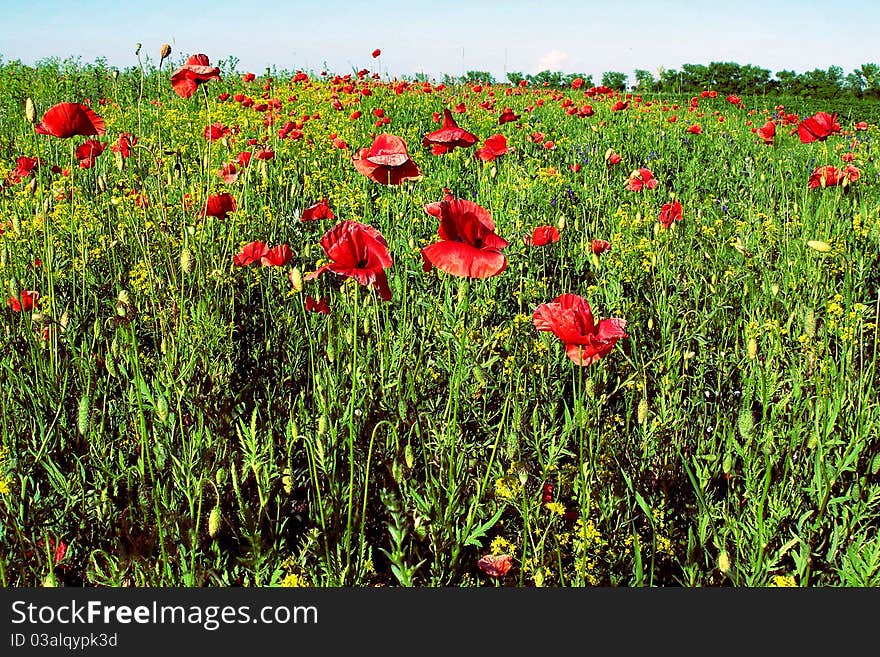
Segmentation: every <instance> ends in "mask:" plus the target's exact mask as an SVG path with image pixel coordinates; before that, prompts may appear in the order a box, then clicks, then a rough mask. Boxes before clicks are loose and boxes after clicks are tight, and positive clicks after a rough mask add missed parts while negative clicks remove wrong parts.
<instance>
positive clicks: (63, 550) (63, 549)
mask: <svg viewBox="0 0 880 657" xmlns="http://www.w3.org/2000/svg"><path fill="white" fill-rule="evenodd" d="M44 545H46V543H43V539H40V540H39V541H37V549H39V550H40V551H41V552H43V551H44V547H43V546H44ZM48 546H49V553H50V554H51V555H52V562H53V563H54V564H55V565H57V564H58V563H59V562H61V561H63V560H64V557H65V556H66V555H67V543H65V542H64V541H62V540H58V541H57V542H56V541H55V539H54V538H50V539H49V540H48ZM28 556H30V555H28Z"/></svg>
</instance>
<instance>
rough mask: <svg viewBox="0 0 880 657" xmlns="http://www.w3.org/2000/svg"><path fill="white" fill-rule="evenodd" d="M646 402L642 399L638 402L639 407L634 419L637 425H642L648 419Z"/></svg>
mask: <svg viewBox="0 0 880 657" xmlns="http://www.w3.org/2000/svg"><path fill="white" fill-rule="evenodd" d="M648 410H649V409H648V400H647V399H645V398H644V397H642V399H641V401H639V407H638V410H637V411H636V419H637V420H638V422H639V424H644V423H645V420H647V419H648Z"/></svg>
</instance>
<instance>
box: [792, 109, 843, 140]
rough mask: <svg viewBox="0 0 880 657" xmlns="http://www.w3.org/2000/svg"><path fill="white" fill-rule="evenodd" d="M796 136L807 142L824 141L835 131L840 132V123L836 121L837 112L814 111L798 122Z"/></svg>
mask: <svg viewBox="0 0 880 657" xmlns="http://www.w3.org/2000/svg"><path fill="white" fill-rule="evenodd" d="M797 131H798V137H800V140H801V141H802V142H803V143H805V144H809V143H812V142H814V141H825V140H826V139H828V137H829V136H831V135H832V134H834V133H835V132H840V124H839V123H838V122H837V114H828V113H827V112H816V113H815V114H813V116H811V117H808V118H806V119H804V120H803V121H801V122H800V123H799V124H798V128H797Z"/></svg>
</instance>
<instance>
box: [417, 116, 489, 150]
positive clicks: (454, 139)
mask: <svg viewBox="0 0 880 657" xmlns="http://www.w3.org/2000/svg"><path fill="white" fill-rule="evenodd" d="M476 143H477V136H476V135H475V134H473V133H470V132H468V131H467V130H465V129H464V128H460V127H458V124H457V123H456V122H455V119H454V118H452V112H450V111H449V109H448V108H446V109H444V110H443V127H442V128H440V129H439V130H435V131H434V132H430V133H428V134H427V135H425V138H424V139H423V140H422V146H430V147H431V155H443V154H444V153H450V152H452V151H453V150H454V149H455V148H456V147H458V148H467V147H469V146H473V145H474V144H476Z"/></svg>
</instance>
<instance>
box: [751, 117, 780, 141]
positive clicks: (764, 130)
mask: <svg viewBox="0 0 880 657" xmlns="http://www.w3.org/2000/svg"><path fill="white" fill-rule="evenodd" d="M755 134H757V135H758V136H759V137H760V138H761V139H763V140H764V143H765V144H768V145H769V144H772V143H773V138H774V137H776V124H775V123H773V121H767V123H765V124H764V125H762V126H761V127H760V128H758V130H757V131H756V133H755Z"/></svg>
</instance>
